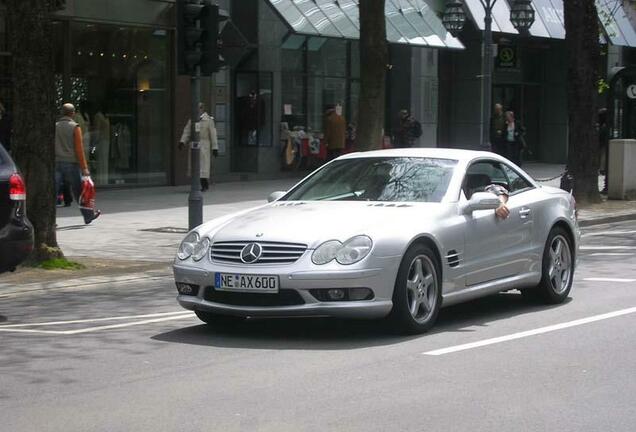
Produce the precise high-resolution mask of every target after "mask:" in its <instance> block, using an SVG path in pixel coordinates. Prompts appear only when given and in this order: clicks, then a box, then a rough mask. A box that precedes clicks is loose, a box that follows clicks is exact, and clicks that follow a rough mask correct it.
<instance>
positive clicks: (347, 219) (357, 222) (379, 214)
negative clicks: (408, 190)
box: [199, 201, 446, 249]
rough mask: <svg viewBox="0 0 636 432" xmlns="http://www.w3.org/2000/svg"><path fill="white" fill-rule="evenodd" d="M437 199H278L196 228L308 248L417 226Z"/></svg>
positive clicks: (223, 236) (216, 235)
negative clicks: (423, 201) (385, 201)
mask: <svg viewBox="0 0 636 432" xmlns="http://www.w3.org/2000/svg"><path fill="white" fill-rule="evenodd" d="M445 208H446V206H444V205H442V204H439V203H380V202H366V201H365V202H351V201H347V202H344V201H339V202H338V201H311V202H304V201H278V202H274V203H271V204H268V205H266V206H263V207H259V208H255V209H252V210H248V211H245V212H242V213H239V214H234V215H232V216H230V217H225V218H221V219H216V220H213V221H210V222H208V223H207V224H205V225H203V226H202V227H201V228H200V229H199V232H200V233H201V234H203V235H209V236H210V237H212V240H213V241H215V242H217V241H263V242H268V241H271V242H285V243H302V244H306V245H307V246H308V247H309V248H310V249H312V248H315V247H317V246H318V245H319V244H320V243H322V242H323V241H326V240H332V239H336V240H340V241H345V240H347V239H349V238H351V237H353V236H355V235H359V234H366V235H368V236H370V237H371V238H373V239H377V238H378V237H382V236H387V235H389V236H390V235H391V232H392V231H393V230H400V231H403V230H404V228H405V227H410V226H416V224H415V223H416V222H417V225H419V226H421V225H422V221H423V220H425V219H432V218H437V217H440V216H441V215H442V213H443V211H444V209H445Z"/></svg>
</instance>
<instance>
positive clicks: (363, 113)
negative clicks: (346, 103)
mask: <svg viewBox="0 0 636 432" xmlns="http://www.w3.org/2000/svg"><path fill="white" fill-rule="evenodd" d="M387 59H388V48H387V42H386V22H385V17H384V0H364V1H361V2H360V64H361V65H362V66H361V68H360V104H359V107H358V127H357V140H356V144H357V147H358V150H361V151H364V150H372V149H378V148H381V146H382V137H383V135H384V106H385V80H386V66H387Z"/></svg>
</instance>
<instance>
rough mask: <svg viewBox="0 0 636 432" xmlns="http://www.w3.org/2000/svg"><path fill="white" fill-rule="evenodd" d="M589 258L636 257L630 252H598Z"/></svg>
mask: <svg viewBox="0 0 636 432" xmlns="http://www.w3.org/2000/svg"><path fill="white" fill-rule="evenodd" d="M589 256H634V254H633V253H629V252H596V253H593V254H590V255H589Z"/></svg>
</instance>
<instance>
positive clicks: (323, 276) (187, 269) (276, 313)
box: [173, 257, 400, 318]
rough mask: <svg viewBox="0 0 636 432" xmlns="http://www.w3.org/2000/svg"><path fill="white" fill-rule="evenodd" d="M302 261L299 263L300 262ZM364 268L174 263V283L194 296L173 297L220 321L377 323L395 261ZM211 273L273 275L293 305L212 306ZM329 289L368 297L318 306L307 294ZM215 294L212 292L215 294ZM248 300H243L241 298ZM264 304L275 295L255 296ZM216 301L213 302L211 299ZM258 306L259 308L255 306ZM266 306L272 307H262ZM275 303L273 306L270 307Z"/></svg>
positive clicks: (387, 305)
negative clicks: (221, 316)
mask: <svg viewBox="0 0 636 432" xmlns="http://www.w3.org/2000/svg"><path fill="white" fill-rule="evenodd" d="M301 260H302V259H301ZM370 261H372V262H370V263H369V264H371V265H368V266H367V267H365V268H354V269H351V268H331V269H325V270H322V269H321V270H307V267H306V266H303V265H302V263H295V264H294V265H287V266H279V267H275V266H268V267H260V268H255V267H254V266H245V267H241V266H238V267H237V266H232V265H222V264H219V265H217V264H216V263H206V264H204V265H197V264H195V263H192V262H186V263H175V265H174V266H173V271H174V277H175V282H177V283H185V284H190V285H193V286H196V287H198V290H197V291H198V292H197V293H196V295H183V294H180V295H178V296H177V300H178V301H179V304H180V305H181V306H182V307H184V308H185V309H189V310H201V311H209V312H215V313H219V314H225V315H236V316H254V317H256V316H258V317H299V316H327V317H340V318H381V317H384V316H386V315H388V313H389V312H390V311H391V308H392V307H393V303H392V301H391V298H392V296H393V286H394V284H395V277H396V275H397V268H398V266H399V262H400V257H387V258H375V259H373V260H370ZM215 273H240V274H253V275H258V274H266V275H278V277H279V290H280V292H281V294H282V293H283V292H285V293H288V294H293V297H294V298H296V299H297V300H298V301H297V302H296V303H297V304H271V305H267V306H263V305H260V304H249V301H247V302H244V301H240V303H241V304H236V302H224V301H213V300H211V297H215V296H212V295H210V294H214V293H210V290H212V291H214V288H213V285H214V276H215ZM330 288H368V289H371V290H372V291H373V294H374V297H373V299H371V300H357V301H319V300H317V299H316V297H314V296H313V295H312V293H311V292H310V290H314V289H330ZM217 293H218V291H217ZM241 294H242V293H238V292H232V295H231V296H230V297H233V299H234V300H236V299H237V298H238V299H240V300H243V299H241V298H240V297H241ZM249 295H250V294H246V295H244V296H243V297H245V298H247V297H248V296H249ZM258 295H259V296H261V297H262V298H265V299H266V300H270V299H271V298H272V297H271V296H276V294H258ZM215 298H216V297H215ZM256 303H259V302H256ZM267 303H272V302H267ZM273 303H275V302H273Z"/></svg>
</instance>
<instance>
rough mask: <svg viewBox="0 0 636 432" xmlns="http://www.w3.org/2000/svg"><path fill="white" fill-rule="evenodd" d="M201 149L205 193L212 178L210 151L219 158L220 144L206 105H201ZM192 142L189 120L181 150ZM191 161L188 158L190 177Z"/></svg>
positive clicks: (202, 184) (180, 145) (184, 129)
mask: <svg viewBox="0 0 636 432" xmlns="http://www.w3.org/2000/svg"><path fill="white" fill-rule="evenodd" d="M199 115H200V117H199V126H200V129H199V147H200V149H201V150H200V153H199V155H200V156H199V158H200V162H201V191H203V192H205V191H207V190H208V189H209V187H210V186H209V181H208V179H209V178H210V167H211V160H210V150H212V155H214V157H217V156H218V154H219V144H218V142H217V139H216V127H215V126H214V118H213V117H212V116H210V115H209V114H208V113H207V112H205V105H204V104H203V103H200V104H199ZM189 142H190V120H188V124H186V126H185V128H183V134H182V135H181V139H180V140H179V149H182V148H183V147H184V146H185V144H186V143H189ZM190 166H191V161H190V159H189V158H188V175H190V172H191V168H190Z"/></svg>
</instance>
